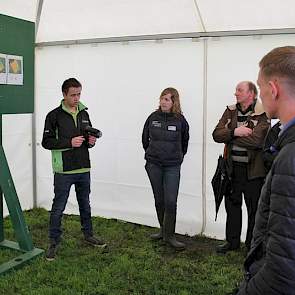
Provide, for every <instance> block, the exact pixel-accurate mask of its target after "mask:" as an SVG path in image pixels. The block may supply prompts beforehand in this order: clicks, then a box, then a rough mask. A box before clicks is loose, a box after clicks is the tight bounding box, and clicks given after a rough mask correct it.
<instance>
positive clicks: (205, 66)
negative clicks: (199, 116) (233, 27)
mask: <svg viewBox="0 0 295 295" xmlns="http://www.w3.org/2000/svg"><path fill="white" fill-rule="evenodd" d="M203 42H204V61H203V143H202V228H201V235H202V234H203V233H204V231H205V229H206V221H207V208H206V206H207V203H206V193H207V190H206V186H207V183H206V174H207V163H206V154H207V73H208V64H207V62H208V40H207V39H206V38H205V39H204V41H203Z"/></svg>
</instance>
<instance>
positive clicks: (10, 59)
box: [6, 55, 24, 85]
mask: <svg viewBox="0 0 295 295" xmlns="http://www.w3.org/2000/svg"><path fill="white" fill-rule="evenodd" d="M6 67H7V70H8V74H7V84H10V85H23V80H24V75H23V57H22V56H17V55H7V58H6Z"/></svg>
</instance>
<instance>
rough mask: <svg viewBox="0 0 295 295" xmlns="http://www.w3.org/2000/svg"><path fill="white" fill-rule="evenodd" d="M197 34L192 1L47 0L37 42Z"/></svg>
mask: <svg viewBox="0 0 295 295" xmlns="http://www.w3.org/2000/svg"><path fill="white" fill-rule="evenodd" d="M201 30H202V29H201V25H200V22H199V18H198V17H197V13H196V8H195V5H194V1H192V0H182V1H179V0H149V1H146V0H124V1H117V0H100V1H96V0H86V1H78V0H74V1H73V0H63V1H58V0H50V1H44V3H43V9H42V14H41V20H40V24H39V30H38V34H37V42H45V41H60V40H73V39H74V40H75V39H89V38H102V37H117V36H127V35H129V36H130V35H131V36H132V35H149V34H164V33H182V32H192V31H201Z"/></svg>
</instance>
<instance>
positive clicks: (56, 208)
mask: <svg viewBox="0 0 295 295" xmlns="http://www.w3.org/2000/svg"><path fill="white" fill-rule="evenodd" d="M73 184H74V185H75V191H76V197H77V201H78V205H79V211H80V221H81V226H82V231H83V233H84V235H92V222H91V209H90V202H89V194H90V172H87V173H77V174H61V173H55V174H54V199H53V204H52V208H51V213H50V222H49V238H50V240H52V241H55V242H56V243H59V242H60V237H61V234H62V230H61V220H62V215H63V212H64V210H65V207H66V204H67V201H68V197H69V193H70V188H71V186H72V185H73Z"/></svg>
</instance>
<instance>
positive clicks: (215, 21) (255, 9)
mask: <svg viewBox="0 0 295 295" xmlns="http://www.w3.org/2000/svg"><path fill="white" fill-rule="evenodd" d="M196 2H197V3H198V6H199V9H200V13H201V16H202V19H203V21H204V25H205V29H206V31H207V32H211V31H231V30H257V29H281V28H294V27H295V9H294V1H293V0H284V1H276V0H260V1H257V0H248V1H236V0H223V1H216V0H197V1H196Z"/></svg>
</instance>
